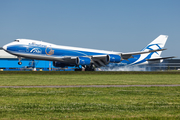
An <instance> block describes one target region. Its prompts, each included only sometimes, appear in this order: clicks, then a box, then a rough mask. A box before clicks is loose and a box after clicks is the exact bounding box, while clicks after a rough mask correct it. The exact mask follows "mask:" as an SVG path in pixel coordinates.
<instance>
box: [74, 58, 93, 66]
mask: <svg viewBox="0 0 180 120" xmlns="http://www.w3.org/2000/svg"><path fill="white" fill-rule="evenodd" d="M90 63H91V59H90V58H88V57H77V59H76V64H77V65H90Z"/></svg>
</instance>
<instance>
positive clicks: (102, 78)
mask: <svg viewBox="0 0 180 120" xmlns="http://www.w3.org/2000/svg"><path fill="white" fill-rule="evenodd" d="M156 84H159V85H163V84H180V72H28V71H24V72H0V85H1V86H5V85H7V86H8V85H9V86H10V85H156Z"/></svg>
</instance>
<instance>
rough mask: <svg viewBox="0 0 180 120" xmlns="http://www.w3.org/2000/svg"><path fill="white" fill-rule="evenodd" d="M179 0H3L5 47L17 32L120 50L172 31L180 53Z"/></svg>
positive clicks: (173, 47)
mask: <svg viewBox="0 0 180 120" xmlns="http://www.w3.org/2000/svg"><path fill="white" fill-rule="evenodd" d="M179 6H180V0H0V47H2V46H3V45H5V44H7V43H9V42H12V41H13V40H15V39H18V38H25V39H34V40H40V41H45V42H50V43H54V44H57V45H66V46H74V47H83V48H92V49H100V50H109V51H117V52H135V51H140V50H141V49H142V48H144V47H145V46H146V45H148V44H149V43H150V42H151V41H152V40H154V39H155V38H156V37H158V36H159V35H161V34H163V35H168V36H169V38H168V40H167V43H166V45H165V48H167V50H166V51H163V53H162V57H167V56H177V58H179V59H180V49H179V46H180V36H179V35H180V7H179Z"/></svg>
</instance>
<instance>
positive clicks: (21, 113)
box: [0, 72, 180, 120]
mask: <svg viewBox="0 0 180 120" xmlns="http://www.w3.org/2000/svg"><path fill="white" fill-rule="evenodd" d="M179 81H180V72H0V85H1V86H3V85H92V84H93V85H97V84H98V85H101V84H113V85H114V84H118V85H122V84H127V85H136V84H138V85H140V84H141V85H143V84H180V83H179ZM0 119H3V120H4V119H5V120H6V119H18V120H19V119H23V120H24V119H42V120H43V119H147V120H149V119H152V120H154V119H162V120H164V119H170V120H171V119H180V87H127V88H113V87H110V88H0Z"/></svg>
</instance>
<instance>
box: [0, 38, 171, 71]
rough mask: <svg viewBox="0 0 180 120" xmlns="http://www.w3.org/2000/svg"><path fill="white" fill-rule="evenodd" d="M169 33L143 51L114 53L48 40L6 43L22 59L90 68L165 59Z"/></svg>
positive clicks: (9, 51)
mask: <svg viewBox="0 0 180 120" xmlns="http://www.w3.org/2000/svg"><path fill="white" fill-rule="evenodd" d="M167 38H168V36H167V35H160V36H159V37H157V38H156V39H155V40H154V41H152V42H151V43H150V44H148V45H147V46H146V47H145V48H144V49H142V50H141V51H139V52H130V53H123V52H112V51H104V50H95V49H87V48H79V47H69V46H61V45H55V44H51V43H47V42H42V41H37V40H30V39H16V40H14V41H13V42H11V43H9V44H6V45H4V46H3V49H4V50H5V51H6V52H8V53H10V54H13V55H15V56H17V57H18V58H19V62H18V64H19V65H21V64H22V62H21V58H22V57H24V58H30V59H37V60H48V61H53V65H54V66H55V67H68V66H76V67H79V69H81V67H80V66H82V67H84V68H85V70H87V71H92V70H94V68H95V67H96V68H98V67H101V66H106V65H107V64H109V63H122V64H124V65H136V64H147V63H148V61H153V60H159V59H165V58H162V57H160V55H161V52H162V51H163V50H165V49H164V45H165V43H166V40H167Z"/></svg>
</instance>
